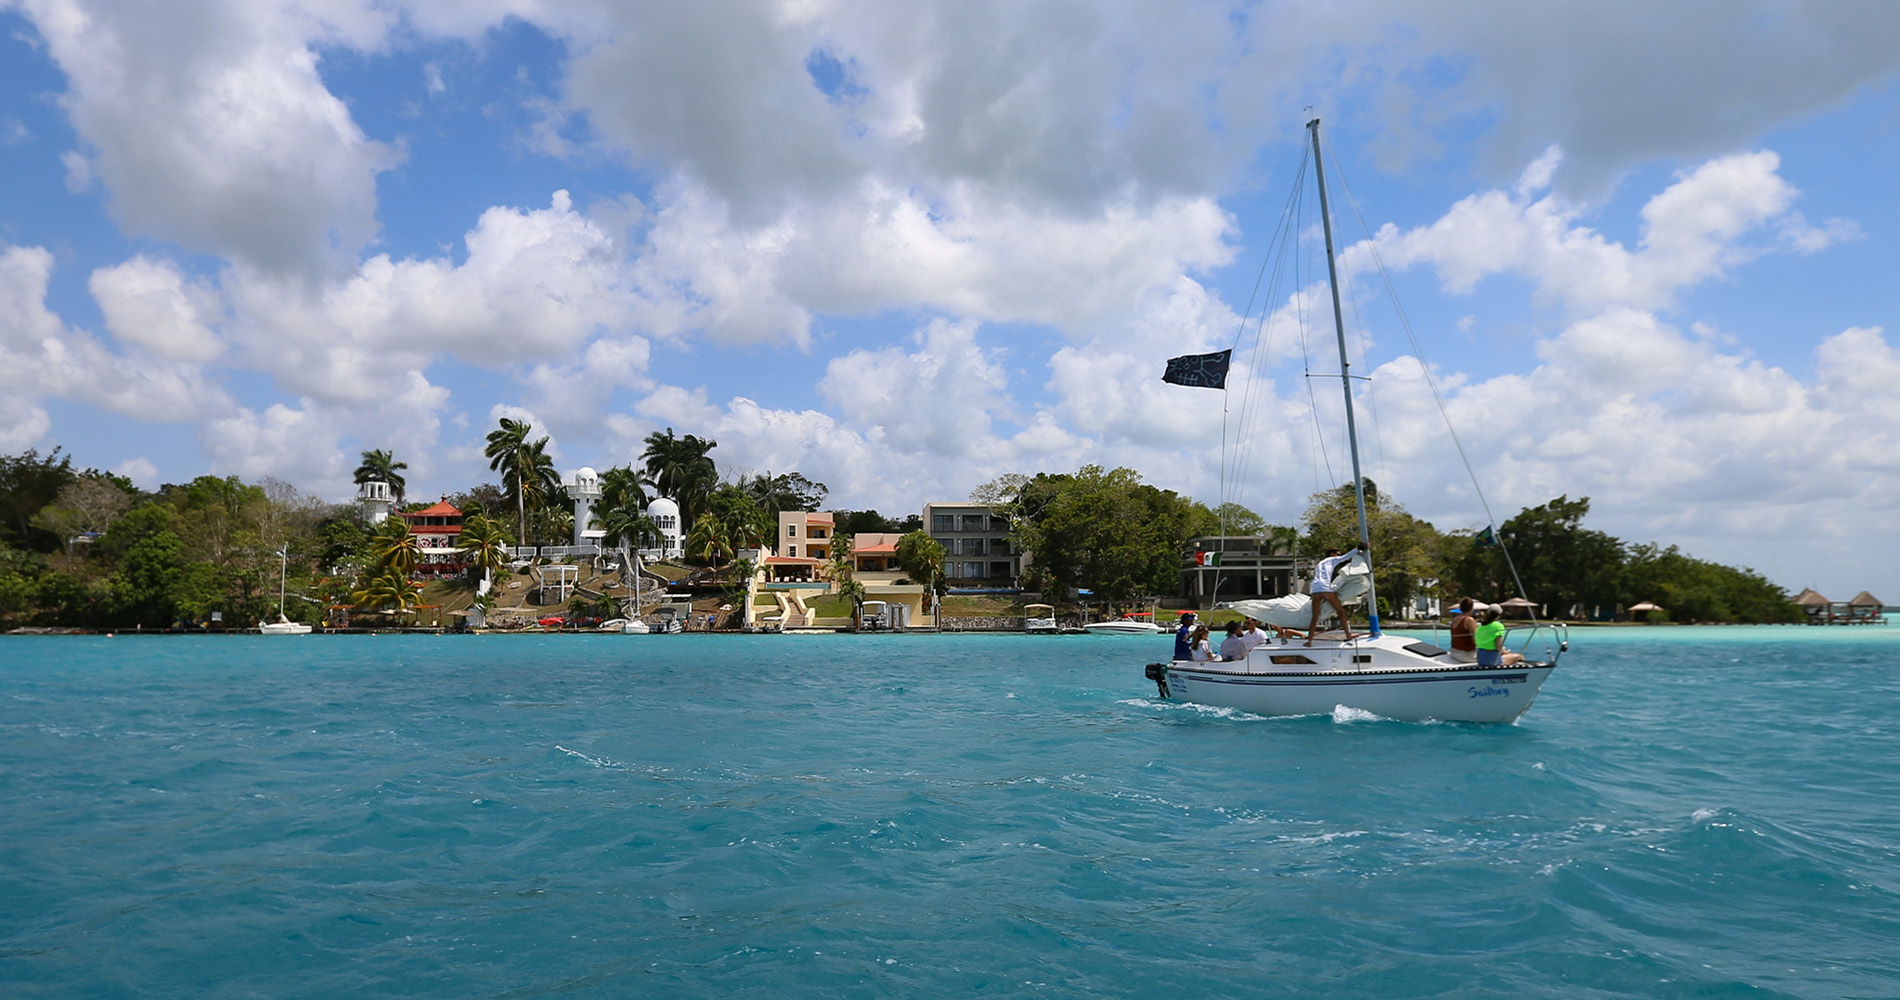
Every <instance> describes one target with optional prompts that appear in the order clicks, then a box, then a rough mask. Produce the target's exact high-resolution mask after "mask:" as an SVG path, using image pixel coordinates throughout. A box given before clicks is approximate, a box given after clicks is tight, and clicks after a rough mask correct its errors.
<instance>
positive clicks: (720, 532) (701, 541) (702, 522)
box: [686, 514, 732, 567]
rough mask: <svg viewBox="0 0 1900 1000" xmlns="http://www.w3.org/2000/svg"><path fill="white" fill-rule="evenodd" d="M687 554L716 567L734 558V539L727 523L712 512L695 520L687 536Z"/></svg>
mask: <svg viewBox="0 0 1900 1000" xmlns="http://www.w3.org/2000/svg"><path fill="white" fill-rule="evenodd" d="M686 554H687V555H688V556H691V557H692V558H694V559H698V560H700V561H701V562H704V563H706V564H708V565H710V566H714V567H717V566H718V565H719V564H720V563H722V562H724V561H725V560H727V559H730V558H732V539H731V536H730V534H729V533H728V532H727V530H726V526H725V524H724V523H723V522H721V521H720V520H719V518H718V517H717V516H715V515H712V514H705V515H702V516H701V517H700V518H699V520H697V521H694V522H693V530H692V531H691V532H690V533H689V534H688V535H687V536H686Z"/></svg>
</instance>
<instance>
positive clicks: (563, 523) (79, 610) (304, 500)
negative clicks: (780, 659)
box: [0, 419, 1800, 628]
mask: <svg viewBox="0 0 1900 1000" xmlns="http://www.w3.org/2000/svg"><path fill="white" fill-rule="evenodd" d="M643 443H644V449H643V451H642V453H641V456H640V460H639V462H638V463H629V464H627V465H624V466H617V467H614V468H610V469H607V470H605V471H603V472H602V473H600V486H601V498H600V501H599V503H598V504H597V505H596V507H595V517H596V518H597V524H598V527H599V528H600V529H601V530H602V531H604V532H605V535H606V538H605V541H606V544H607V545H608V547H610V548H620V549H627V548H645V547H651V546H652V545H653V544H654V543H655V542H656V541H657V538H658V535H659V530H658V527H657V525H655V524H654V522H653V521H652V519H651V518H650V517H649V516H648V515H647V510H648V507H649V505H650V503H651V501H652V500H653V499H654V498H655V497H661V496H664V497H669V498H671V499H672V500H673V501H674V502H675V503H676V504H678V506H679V508H680V513H681V518H682V526H683V527H684V529H685V531H684V534H685V551H686V555H687V557H688V558H689V559H690V560H692V561H694V562H696V563H699V564H702V565H705V566H709V567H713V568H715V569H718V568H724V569H725V570H726V571H727V575H728V576H730V577H732V578H734V579H740V578H749V577H750V576H751V574H752V571H753V569H754V568H755V567H752V566H751V565H750V564H746V563H743V562H742V561H741V562H740V563H739V564H734V559H735V557H736V555H737V554H738V553H739V552H740V551H742V550H747V549H755V548H758V547H759V546H761V545H763V544H766V543H767V542H768V540H770V539H772V538H773V537H774V535H775V534H776V531H777V523H778V515H779V513H780V512H781V511H788V510H802V511H816V510H818V509H820V507H821V506H822V504H823V502H824V499H825V497H826V495H827V493H828V491H827V489H826V487H825V485H824V484H823V483H819V482H814V481H812V480H810V479H807V478H806V477H805V476H803V475H801V474H799V473H796V472H791V473H782V474H777V475H774V474H771V473H759V474H737V475H731V476H722V475H721V474H720V472H719V469H718V467H717V465H716V463H715V461H714V459H713V457H712V453H713V451H714V449H715V448H716V447H717V442H715V441H713V440H712V439H710V438H703V437H699V436H696V435H693V434H684V435H681V434H676V433H675V432H674V430H673V429H672V428H667V429H665V430H663V431H656V432H654V433H652V434H649V435H648V436H647V437H646V438H645V440H644V442H643ZM547 444H548V438H547V437H546V436H545V435H540V436H537V435H535V434H534V429H533V427H532V426H531V425H529V424H528V423H526V422H523V421H516V420H512V419H503V420H501V421H500V422H499V424H498V426H497V428H496V429H495V430H494V431H493V432H491V433H490V434H489V435H488V437H487V447H486V449H485V457H487V458H488V460H489V468H490V471H492V472H494V473H496V478H497V480H498V482H486V483H480V484H477V485H475V486H472V487H470V488H468V489H466V490H463V491H460V492H456V493H452V494H449V495H448V496H447V497H446V499H447V500H448V501H449V502H450V503H452V504H454V505H455V506H456V507H457V508H459V509H460V510H462V511H463V513H464V514H465V515H466V520H465V522H464V525H463V529H462V532H461V540H460V543H459V544H460V546H461V548H462V550H463V553H462V555H463V560H464V562H465V564H467V565H468V566H469V567H470V569H471V578H472V577H473V576H479V575H492V574H493V573H495V572H497V571H500V570H502V569H504V568H505V567H506V566H507V565H508V564H509V561H510V559H509V552H508V550H509V548H510V547H512V546H515V545H536V544H558V543H563V542H566V541H567V540H568V539H569V538H571V536H572V530H573V513H572V509H571V507H570V505H569V503H568V500H567V497H566V495H565V492H564V490H563V488H562V486H563V484H562V483H561V481H560V477H559V475H558V473H557V472H556V471H555V469H554V465H553V461H552V459H551V458H550V457H549V456H548V454H547ZM407 468H408V466H407V464H406V463H404V462H401V461H399V460H397V458H396V457H395V455H393V454H392V453H391V452H389V451H385V450H372V451H366V452H364V453H363V454H362V462H361V464H360V465H359V466H358V467H357V469H356V471H355V480H356V482H357V483H358V484H361V483H365V482H384V483H387V484H389V486H390V489H391V492H392V493H393V494H394V498H395V500H396V502H397V504H398V506H399V509H405V510H415V509H420V508H422V507H425V506H427V504H423V503H415V502H411V501H410V499H409V498H408V496H407V492H406V487H407V483H406V482H405V479H404V476H403V472H404V470H406V469H407ZM1365 486H1366V489H1365V493H1366V501H1367V514H1368V520H1369V525H1370V530H1371V536H1372V544H1373V553H1374V566H1375V574H1376V581H1377V586H1378V591H1379V594H1380V599H1381V603H1382V604H1383V605H1385V608H1384V609H1383V610H1384V611H1385V612H1386V613H1388V614H1389V613H1390V611H1391V609H1392V608H1395V607H1405V606H1407V605H1409V604H1410V602H1411V601H1412V598H1413V597H1414V596H1415V595H1418V594H1421V593H1432V594H1436V595H1439V596H1442V597H1444V598H1447V599H1455V598H1456V597H1458V596H1465V595H1468V596H1472V597H1475V598H1478V599H1480V600H1484V601H1487V602H1497V601H1502V600H1504V599H1507V598H1509V597H1512V596H1516V595H1518V594H1520V593H1521V594H1523V595H1525V596H1527V597H1528V598H1530V599H1531V600H1532V601H1534V602H1535V603H1538V604H1540V605H1544V606H1545V607H1546V608H1547V609H1548V612H1549V614H1551V615H1553V616H1556V617H1564V618H1572V619H1588V618H1601V617H1607V616H1608V615H1609V614H1610V613H1612V612H1614V611H1615V610H1616V609H1618V608H1622V607H1628V606H1629V605H1631V604H1634V603H1636V602H1637V601H1642V600H1648V601H1653V602H1655V603H1657V604H1660V605H1662V606H1663V607H1664V608H1665V609H1667V615H1668V616H1669V617H1671V618H1673V619H1674V620H1677V621H1712V622H1713V621H1732V622H1775V621H1795V620H1799V618H1800V612H1799V609H1798V608H1797V607H1796V606H1795V605H1794V604H1793V603H1792V602H1791V601H1790V599H1789V596H1788V594H1787V592H1786V591H1784V590H1782V589H1781V588H1780V587H1777V586H1776V585H1774V584H1773V583H1771V582H1770V581H1768V580H1767V579H1765V578H1763V577H1762V576H1761V575H1760V574H1758V573H1755V572H1754V571H1752V570H1748V569H1737V568H1733V567H1728V566H1723V565H1720V564H1716V563H1711V562H1706V561H1703V560H1699V559H1695V558H1693V557H1691V556H1689V555H1687V554H1685V553H1683V552H1681V551H1679V550H1678V549H1677V548H1675V547H1674V546H1669V547H1660V546H1657V545H1654V544H1631V543H1628V542H1624V541H1622V540H1620V539H1617V538H1614V537H1612V536H1610V535H1607V534H1605V533H1603V532H1599V531H1594V530H1591V529H1588V528H1586V527H1584V526H1583V521H1584V518H1585V517H1586V515H1587V514H1588V513H1589V500H1588V498H1583V497H1580V498H1577V499H1575V500H1572V499H1569V498H1568V497H1558V498H1556V499H1554V500H1551V501H1549V502H1548V503H1545V504H1541V505H1538V506H1535V507H1528V508H1525V509H1524V510H1522V511H1520V512H1519V513H1518V514H1516V515H1515V516H1513V517H1512V518H1510V519H1509V520H1507V521H1505V522H1504V523H1503V524H1501V525H1500V526H1499V527H1498V529H1497V531H1496V532H1495V536H1492V534H1491V533H1489V532H1486V533H1479V532H1474V531H1468V530H1456V531H1450V532H1442V531H1439V530H1438V529H1436V528H1435V527H1433V526H1432V525H1431V524H1429V523H1427V522H1425V521H1422V520H1419V519H1417V518H1415V517H1413V516H1412V515H1410V514H1409V513H1407V512H1406V511H1405V509H1404V507H1403V505H1401V504H1400V503H1398V502H1397V501H1396V500H1394V499H1392V498H1390V497H1388V496H1386V495H1385V494H1384V493H1383V492H1382V491H1380V490H1379V489H1378V487H1377V486H1376V484H1374V483H1372V482H1370V481H1368V482H1367V483H1366V484H1365ZM972 499H975V500H979V501H988V502H994V503H997V504H999V505H1000V506H999V511H998V512H999V514H1001V515H1002V516H1003V517H1004V518H1006V519H1007V520H1008V522H1009V524H1010V525H1011V533H1012V535H1013V536H1014V541H1015V543H1016V545H1017V546H1018V547H1019V549H1020V550H1023V551H1026V552H1029V553H1031V556H1030V559H1029V560H1028V564H1027V566H1026V567H1025V570H1024V578H1023V584H1024V586H1025V587H1026V588H1027V589H1029V590H1033V591H1039V592H1041V593H1043V594H1044V595H1045V596H1046V598H1048V599H1054V600H1062V599H1065V598H1067V597H1069V596H1071V595H1074V594H1076V593H1077V592H1078V591H1084V590H1086V591H1089V592H1091V593H1092V594H1093V595H1094V596H1095V597H1096V598H1098V599H1106V600H1112V601H1134V600H1139V599H1143V598H1149V597H1160V596H1168V595H1172V594H1174V593H1175V592H1176V591H1177V589H1178V587H1179V581H1180V574H1181V568H1182V560H1183V557H1184V555H1186V554H1187V552H1188V551H1189V549H1190V546H1191V540H1192V539H1194V538H1198V537H1205V536H1211V535H1216V534H1222V533H1225V534H1228V535H1241V536H1253V537H1256V538H1258V539H1259V540H1260V547H1261V548H1263V549H1264V550H1265V551H1267V552H1269V553H1273V554H1282V555H1293V556H1297V557H1302V558H1305V559H1308V560H1311V559H1314V558H1317V557H1318V556H1319V555H1321V554H1323V553H1324V552H1325V551H1326V550H1327V549H1328V548H1347V547H1350V545H1351V544H1352V543H1353V542H1354V541H1356V540H1357V534H1358V528H1357V520H1356V514H1355V510H1354V504H1353V490H1352V487H1351V485H1350V484H1348V485H1346V486H1342V487H1339V488H1336V489H1332V490H1326V491H1322V492H1320V493H1317V494H1315V495H1314V496H1313V497H1312V498H1311V500H1310V502H1309V504H1308V507H1307V509H1306V511H1305V512H1304V515H1303V517H1302V519H1301V523H1300V524H1299V525H1287V526H1280V525H1272V524H1268V523H1267V522H1265V521H1264V520H1263V519H1262V518H1261V517H1260V516H1259V515H1258V514H1256V513H1254V512H1253V511H1251V510H1248V509H1247V508H1245V507H1243V506H1240V505H1238V504H1233V503H1227V504H1221V505H1218V506H1214V507H1209V506H1208V505H1206V504H1204V503H1201V502H1199V501H1196V500H1194V499H1193V498H1191V497H1186V496H1183V495H1180V494H1177V493H1175V492H1173V491H1170V490H1165V489H1161V488H1159V487H1156V486H1154V485H1152V484H1149V483H1146V482H1144V481H1143V480H1142V478H1141V476H1140V474H1139V473H1137V472H1135V471H1134V470H1132V469H1126V468H1118V469H1112V470H1109V469H1104V468H1102V467H1101V466H1095V465H1089V466H1084V467H1083V468H1081V469H1079V470H1077V471H1076V472H1073V473H1037V474H1035V475H1033V476H1030V475H1007V476H1003V477H999V478H998V479H996V480H993V481H992V482H989V483H985V484H983V485H982V486H979V487H978V488H977V489H976V490H975V491H974V492H973V495H972ZM836 516H837V521H836V536H837V537H836V538H835V539H834V544H833V546H832V563H833V565H832V566H831V567H828V569H829V572H830V574H831V576H832V578H833V579H835V580H837V581H839V583H840V586H841V588H842V589H843V590H844V591H845V592H846V594H847V595H850V594H852V592H853V583H854V581H852V579H851V576H852V573H851V562H852V560H851V542H850V539H851V537H852V536H854V535H857V534H861V533H866V532H890V533H896V534H899V535H901V536H902V540H901V542H900V544H899V547H898V553H897V555H898V564H899V566H900V567H901V568H902V570H903V571H904V573H905V574H906V576H907V577H908V578H910V579H911V580H913V581H914V582H918V583H922V584H924V585H926V586H927V587H930V588H932V589H934V590H936V591H938V592H941V591H942V589H943V587H944V573H943V562H944V558H945V553H944V552H943V549H942V546H941V545H939V544H938V543H937V542H936V541H935V540H934V539H933V538H931V537H930V535H929V534H928V533H927V532H926V531H925V530H924V525H923V524H922V523H921V520H920V518H919V517H918V515H916V514H911V515H908V516H906V517H904V518H902V519H892V518H886V517H883V516H881V515H879V514H878V513H877V512H876V511H874V510H869V511H844V512H839V513H838V514H837V515H836ZM418 559H419V545H418V543H417V540H416V539H415V538H414V537H413V535H412V534H411V533H410V531H409V526H408V524H407V522H406V521H404V520H403V519H402V518H390V519H388V520H387V521H385V522H383V523H382V524H381V525H375V524H372V523H371V522H370V518H369V513H368V510H367V508H366V507H365V505H364V504H362V503H360V502H355V501H352V502H347V503H328V502H325V501H322V500H320V499H317V498H314V497H309V496H305V495H302V494H300V493H299V492H298V491H297V490H296V489H295V488H293V487H291V486H290V485H289V484H286V483H283V482H280V481H277V480H274V479H269V478H266V479H264V480H262V481H260V482H257V483H246V482H243V481H241V480H239V479H238V478H236V477H216V476H200V477H198V478H196V479H193V480H191V481H190V482H188V483H184V484H166V485H164V486H161V487H159V488H158V489H156V490H152V491H149V492H148V491H143V490H140V489H139V488H138V487H137V486H136V485H134V484H133V483H132V482H131V481H130V480H128V479H126V478H125V477H123V476H118V475H115V474H113V473H109V472H102V471H100V470H97V469H80V468H77V467H75V466H74V464H73V461H72V458H71V456H70V455H66V454H63V453H62V452H61V451H60V450H59V449H54V451H53V452H52V453H51V454H49V455H41V454H39V453H38V452H37V451H33V450H29V451H27V452H25V453H23V454H20V455H14V456H0V624H5V625H20V624H36V625H64V626H76V627H95V628H98V627H120V628H124V627H133V626H143V627H164V626H167V625H172V624H176V623H180V622H203V621H205V620H206V619H207V618H209V617H210V616H211V615H213V614H218V615H220V616H221V617H222V618H223V620H224V621H226V622H227V623H232V624H233V625H234V626H235V625H243V624H249V623H251V622H254V621H257V620H261V619H268V618H271V617H274V616H275V615H276V614H277V613H278V599H279V593H278V591H279V587H278V586H276V585H277V584H278V583H279V581H280V580H281V581H282V590H283V592H284V593H285V594H286V595H290V596H288V597H287V598H286V601H287V603H286V604H285V606H284V608H283V611H284V613H285V614H287V615H288V616H289V617H292V618H299V619H302V620H306V621H309V620H313V619H314V618H315V617H316V616H317V615H318V614H319V613H320V612H321V610H322V609H323V608H325V607H328V606H336V605H346V606H350V607H354V608H357V609H360V610H367V611H372V612H385V613H396V614H400V613H402V612H404V611H405V610H407V609H409V608H412V607H413V606H414V604H415V602H416V600H417V599H418V593H417V588H416V586H415V585H414V583H413V582H412V581H411V579H410V575H411V571H412V570H413V568H414V567H415V565H416V563H417V560H418ZM1520 581H1521V588H1520ZM856 589H857V596H856V598H854V601H855V600H861V598H862V588H861V587H858V588H856Z"/></svg>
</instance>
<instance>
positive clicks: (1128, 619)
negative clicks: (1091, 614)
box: [1082, 611, 1167, 635]
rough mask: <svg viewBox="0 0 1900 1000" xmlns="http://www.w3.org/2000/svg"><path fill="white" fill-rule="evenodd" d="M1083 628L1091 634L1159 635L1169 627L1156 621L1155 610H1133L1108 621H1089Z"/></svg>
mask: <svg viewBox="0 0 1900 1000" xmlns="http://www.w3.org/2000/svg"><path fill="white" fill-rule="evenodd" d="M1082 630H1083V631H1084V632H1087V633H1088V634H1090V635H1157V634H1159V633H1163V632H1166V631H1167V629H1166V628H1163V627H1162V626H1160V625H1156V624H1155V623H1154V612H1152V611H1131V612H1129V613H1128V614H1125V615H1123V616H1121V617H1120V618H1117V619H1115V620H1114V621H1107V622H1089V623H1088V624H1087V625H1084V626H1082Z"/></svg>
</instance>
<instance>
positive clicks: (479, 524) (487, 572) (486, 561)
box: [455, 514, 508, 592]
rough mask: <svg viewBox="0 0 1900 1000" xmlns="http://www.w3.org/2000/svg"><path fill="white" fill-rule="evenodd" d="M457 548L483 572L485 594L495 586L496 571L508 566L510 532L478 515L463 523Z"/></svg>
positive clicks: (456, 544) (463, 556) (469, 562)
mask: <svg viewBox="0 0 1900 1000" xmlns="http://www.w3.org/2000/svg"><path fill="white" fill-rule="evenodd" d="M455 548H456V550H457V551H459V552H461V553H462V558H463V559H465V560H467V562H468V564H469V565H471V566H478V567H480V568H481V571H482V583H483V587H482V590H483V592H486V591H487V590H488V587H489V586H490V585H492V584H493V582H494V579H495V571H497V570H501V569H506V568H507V566H508V531H507V529H505V528H503V527H502V526H501V524H500V523H498V522H496V521H493V520H490V519H489V518H486V517H483V516H482V515H480V514H476V515H474V516H472V517H470V518H468V519H466V520H464V521H463V522H462V536H461V538H459V539H457V540H456V543H455Z"/></svg>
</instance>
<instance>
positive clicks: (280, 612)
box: [257, 545, 310, 635]
mask: <svg viewBox="0 0 1900 1000" xmlns="http://www.w3.org/2000/svg"><path fill="white" fill-rule="evenodd" d="M277 560H278V562H277V620H276V621H274V622H259V623H258V625H257V631H258V634H259V635H309V634H310V626H308V625H305V624H304V623H302V622H293V621H291V620H290V619H289V618H287V617H285V615H284V583H285V580H286V578H287V577H288V576H289V574H290V546H288V545H286V546H284V547H283V548H281V549H278V550H277Z"/></svg>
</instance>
